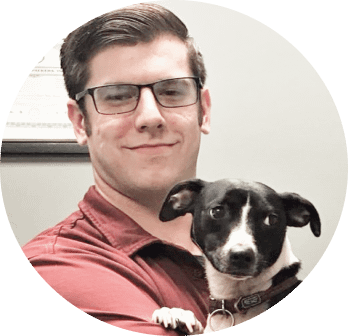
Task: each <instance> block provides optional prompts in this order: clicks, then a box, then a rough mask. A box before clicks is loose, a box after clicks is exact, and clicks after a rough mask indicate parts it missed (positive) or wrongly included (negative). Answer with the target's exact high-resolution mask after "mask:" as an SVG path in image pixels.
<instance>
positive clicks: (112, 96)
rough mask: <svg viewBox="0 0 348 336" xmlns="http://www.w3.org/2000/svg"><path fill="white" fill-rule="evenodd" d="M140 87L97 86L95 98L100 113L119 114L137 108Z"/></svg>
mask: <svg viewBox="0 0 348 336" xmlns="http://www.w3.org/2000/svg"><path fill="white" fill-rule="evenodd" d="M138 97H139V89H138V88H137V87H136V86H134V85H109V86H103V87H100V88H97V89H96V90H95V91H94V99H95V103H96V107H97V110H98V112H99V113H103V114H119V113H126V112H130V111H132V110H134V109H135V107H136V105H137V101H138Z"/></svg>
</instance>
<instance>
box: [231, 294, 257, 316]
mask: <svg viewBox="0 0 348 336" xmlns="http://www.w3.org/2000/svg"><path fill="white" fill-rule="evenodd" d="M260 303H262V300H261V297H260V295H259V294H257V293H256V294H252V295H249V296H244V297H240V298H239V300H238V301H237V302H236V304H235V308H236V310H237V311H239V312H243V311H245V310H248V309H249V308H251V307H254V306H257V305H259V304H260Z"/></svg>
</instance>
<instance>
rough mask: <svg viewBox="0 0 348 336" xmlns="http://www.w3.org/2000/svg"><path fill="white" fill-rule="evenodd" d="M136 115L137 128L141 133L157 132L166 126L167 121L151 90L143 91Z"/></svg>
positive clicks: (144, 89)
mask: <svg viewBox="0 0 348 336" xmlns="http://www.w3.org/2000/svg"><path fill="white" fill-rule="evenodd" d="M135 113H136V120H135V127H136V128H137V129H138V130H139V131H140V132H143V131H157V130H159V129H162V128H163V126H164V125H165V119H164V118H163V115H162V114H161V111H160V109H159V105H158V103H157V101H156V98H155V96H154V94H153V92H152V90H151V89H150V88H142V89H141V91H140V97H139V102H138V106H137V108H136V111H135Z"/></svg>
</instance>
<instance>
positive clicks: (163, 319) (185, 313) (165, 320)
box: [152, 307, 204, 335]
mask: <svg viewBox="0 0 348 336" xmlns="http://www.w3.org/2000/svg"><path fill="white" fill-rule="evenodd" d="M152 321H153V322H155V323H159V324H162V325H163V326H164V327H165V328H167V329H179V330H180V331H182V332H183V333H185V334H187V335H196V334H202V333H203V331H204V328H203V326H202V324H201V322H199V321H198V320H197V319H196V317H195V315H194V314H193V313H192V312H191V311H190V310H184V309H180V308H167V307H163V308H160V309H157V310H155V311H154V313H153V314H152Z"/></svg>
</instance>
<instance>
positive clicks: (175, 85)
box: [23, 4, 210, 334]
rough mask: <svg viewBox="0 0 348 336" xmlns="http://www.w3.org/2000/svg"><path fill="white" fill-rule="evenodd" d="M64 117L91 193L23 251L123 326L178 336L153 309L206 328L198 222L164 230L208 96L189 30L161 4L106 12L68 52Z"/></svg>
mask: <svg viewBox="0 0 348 336" xmlns="http://www.w3.org/2000/svg"><path fill="white" fill-rule="evenodd" d="M61 65H62V69H63V74H64V79H65V83H66V87H67V90H68V94H69V97H70V99H69V101H68V115H69V118H70V120H71V122H72V124H73V127H74V131H75V134H76V138H77V141H78V143H79V144H80V145H87V146H88V148H89V152H90V158H91V162H92V166H93V173H94V179H95V186H93V187H91V188H90V190H89V191H88V192H87V194H86V195H85V198H84V200H83V201H81V202H80V203H79V210H78V211H77V212H75V213H73V214H72V215H71V216H69V217H68V218H67V219H66V220H64V221H63V222H62V223H60V224H58V225H57V226H55V227H53V228H51V229H48V230H46V231H45V232H43V233H42V234H40V235H38V236H37V237H36V238H34V239H33V240H32V241H31V242H29V243H28V244H27V245H26V246H24V248H23V250H24V252H25V254H26V256H27V257H28V258H29V260H30V262H31V263H32V265H33V266H34V267H35V269H36V270H37V271H38V272H39V273H40V275H41V276H42V277H43V278H44V279H45V280H46V281H47V282H48V283H49V284H50V285H51V286H52V287H53V288H54V289H55V290H56V291H57V292H58V293H59V294H61V295H62V296H63V297H64V298H65V299H67V300H68V301H69V302H71V303H72V304H74V305H75V306H77V307H78V308H80V309H82V310H83V311H85V312H86V313H88V314H90V315H91V316H94V317H96V318H98V319H100V320H102V321H105V322H107V323H110V324H113V325H115V326H118V327H121V328H124V329H128V330H132V331H137V332H141V333H149V334H176V332H174V331H168V330H165V329H164V328H163V327H161V326H160V325H157V324H155V323H153V322H152V321H151V316H152V313H153V312H154V310H156V309H158V308H160V307H163V306H166V307H180V308H183V309H187V310H191V311H192V312H193V313H194V314H195V316H196V317H197V318H198V319H199V320H200V321H201V322H202V324H203V325H204V322H205V319H206V316H207V314H208V296H209V294H208V288H207V285H206V282H205V279H204V271H203V268H202V266H201V264H200V262H199V255H200V250H199V249H198V248H197V246H196V245H195V244H194V242H192V240H191V236H190V230H191V217H190V216H185V217H180V218H178V219H176V220H174V221H172V222H169V223H162V222H160V221H159V219H158V213H159V210H160V208H161V205H162V202H163V200H164V197H165V196H166V194H167V193H168V191H169V190H170V188H171V187H172V186H173V185H174V184H175V183H177V182H179V181H182V180H185V179H188V178H192V177H195V174H196V163H197V156H198V152H199V146H200V137H201V133H204V134H207V133H209V127H210V96H209V91H208V89H207V88H206V87H205V86H204V83H205V77H206V74H205V69H204V64H203V61H202V56H201V55H200V53H199V52H198V51H197V50H196V48H195V47H194V45H193V41H192V39H191V38H190V37H189V36H188V32H187V29H186V27H185V25H184V24H183V23H182V22H181V21H180V20H179V19H178V18H177V17H176V16H175V15H174V14H172V13H171V12H170V11H168V10H166V9H165V8H163V7H161V6H158V5H150V4H141V5H135V6H131V7H127V8H124V9H121V10H118V11H114V12H111V13H107V14H105V15H102V16H101V17H98V18H96V19H94V20H92V21H91V22H88V23H87V24H85V25H84V26H82V27H80V28H78V29H77V30H75V31H74V32H72V33H71V34H70V35H69V36H68V37H67V38H66V40H65V42H64V44H63V46H62V49H61Z"/></svg>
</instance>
